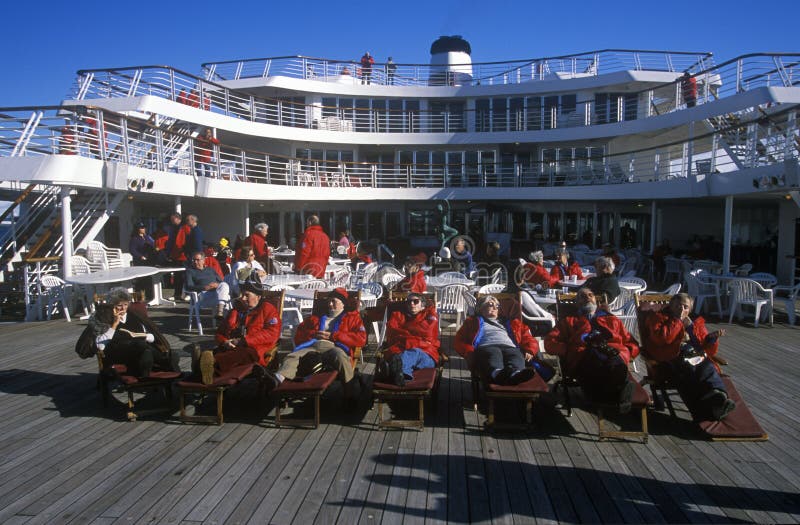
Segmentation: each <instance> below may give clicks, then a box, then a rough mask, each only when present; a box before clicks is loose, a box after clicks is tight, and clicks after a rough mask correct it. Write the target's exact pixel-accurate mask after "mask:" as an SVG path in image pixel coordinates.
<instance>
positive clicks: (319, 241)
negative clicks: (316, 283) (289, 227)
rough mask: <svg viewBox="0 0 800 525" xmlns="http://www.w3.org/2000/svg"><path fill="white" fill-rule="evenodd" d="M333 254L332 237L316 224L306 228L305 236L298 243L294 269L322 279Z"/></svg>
mask: <svg viewBox="0 0 800 525" xmlns="http://www.w3.org/2000/svg"><path fill="white" fill-rule="evenodd" d="M330 255H331V239H330V237H328V235H327V234H326V233H325V232H324V231H322V226H320V225H319V224H315V225H313V226H309V227H308V228H306V231H305V233H304V234H303V238H302V239H301V240H300V242H299V243H298V244H297V248H296V250H295V255H294V270H295V271H296V272H299V273H305V274H310V275H313V276H314V277H316V278H317V279H321V278H323V277H325V268H327V267H328V258H330Z"/></svg>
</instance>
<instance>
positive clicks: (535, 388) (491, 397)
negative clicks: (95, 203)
mask: <svg viewBox="0 0 800 525" xmlns="http://www.w3.org/2000/svg"><path fill="white" fill-rule="evenodd" d="M482 295H492V296H494V297H495V298H496V299H497V300H498V301H500V311H499V314H498V315H499V316H500V317H501V318H504V319H520V318H521V316H522V307H521V304H520V295H519V292H517V293H494V294H480V293H479V294H476V295H475V300H476V301H477V300H478V299H480V297H481V296H482ZM467 366H468V367H469V371H470V380H471V383H472V400H473V409H474V410H475V411H476V412H477V410H478V401H479V399H480V392H481V390H483V392H484V393H485V396H486V401H487V410H486V428H487V429H489V430H501V429H506V430H530V429H531V427H532V415H533V404H534V403H535V402H536V401H537V400H538V399H539V396H541V395H542V394H545V393H547V392H549V391H550V387H549V386H548V385H547V383H545V381H544V380H543V379H542V377H541V376H540V375H539V374H538V373H537V374H536V375H535V376H533V378H532V379H530V380H528V381H525V382H524V383H520V384H519V385H497V384H494V383H489V382H487V381H485V378H483V377H480V374H479V373H478V371H477V369H476V368H475V366H474V363H473V361H472V360H471V359H468V360H467ZM495 401H522V402H523V403H524V422H523V423H510V422H498V421H496V418H495Z"/></svg>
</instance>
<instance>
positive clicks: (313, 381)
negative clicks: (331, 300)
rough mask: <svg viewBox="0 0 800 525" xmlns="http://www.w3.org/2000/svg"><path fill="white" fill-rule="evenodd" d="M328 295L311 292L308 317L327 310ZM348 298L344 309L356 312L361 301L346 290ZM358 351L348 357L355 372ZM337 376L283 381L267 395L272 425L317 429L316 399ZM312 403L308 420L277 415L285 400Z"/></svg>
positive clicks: (329, 373) (357, 294) (327, 374)
mask: <svg viewBox="0 0 800 525" xmlns="http://www.w3.org/2000/svg"><path fill="white" fill-rule="evenodd" d="M328 293H330V292H329V291H326V290H316V291H315V292H314V304H313V306H312V309H311V315H316V316H319V315H323V314H324V313H325V311H326V310H327V309H328V302H327V299H326V297H327V295H328ZM348 294H349V298H348V301H347V304H346V305H345V309H346V310H356V311H357V310H358V305H359V303H360V301H361V293H360V292H358V291H348ZM362 350H363V349H362V348H361V347H360V346H359V347H356V348H354V349H353V352H352V354H351V355H350V364H351V365H352V366H353V369H354V370H355V371H356V373H357V372H358V369H357V368H356V363H357V362H358V360H359V359H360V358H361V352H362ZM337 375H338V373H337V372H336V371H327V372H320V373H318V374H314V375H313V376H311V377H310V378H309V379H308V380H306V381H284V382H282V383H281V384H280V385H279V386H278V387H277V388H276V389H275V390H273V391H272V392H271V395H272V397H274V398H275V426H276V427H279V428H280V427H281V426H295V427H312V428H317V427H318V426H319V421H320V398H321V397H322V394H323V393H324V392H325V391H326V390H327V389H328V387H329V386H331V384H333V382H334V381H335V380H336V376H337ZM309 399H310V400H312V402H313V404H314V415H313V417H312V418H311V419H309V418H300V417H293V418H286V417H285V416H283V417H282V416H281V411H282V410H283V409H285V408H286V407H287V405H288V403H289V401H306V400H309Z"/></svg>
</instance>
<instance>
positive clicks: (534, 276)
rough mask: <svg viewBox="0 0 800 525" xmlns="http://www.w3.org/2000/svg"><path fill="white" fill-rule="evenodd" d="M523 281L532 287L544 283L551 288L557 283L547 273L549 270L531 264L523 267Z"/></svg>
mask: <svg viewBox="0 0 800 525" xmlns="http://www.w3.org/2000/svg"><path fill="white" fill-rule="evenodd" d="M522 280H523V281H524V282H526V283H528V284H530V285H531V286H536V285H537V284H543V283H547V286H550V285H552V284H553V283H554V282H556V281H554V280H553V278H552V277H551V276H550V274H549V273H547V268H545V267H544V266H542V265H541V264H533V263H530V262H529V263H526V264H525V266H523V267H522Z"/></svg>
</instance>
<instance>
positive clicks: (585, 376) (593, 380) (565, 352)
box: [544, 287, 639, 413]
mask: <svg viewBox="0 0 800 525" xmlns="http://www.w3.org/2000/svg"><path fill="white" fill-rule="evenodd" d="M576 304H577V307H578V313H577V315H569V316H566V317H564V318H563V319H561V320H560V321H559V322H558V324H556V327H555V328H553V330H552V331H551V332H550V333H549V334H547V337H546V338H545V343H544V345H545V349H546V350H547V353H549V354H553V355H557V356H559V357H560V358H561V366H562V368H563V370H564V373H565V374H567V375H569V376H572V377H575V378H576V379H577V380H578V382H579V383H580V385H581V389H582V390H583V392H584V395H585V396H586V397H587V399H589V400H590V401H598V402H601V403H608V404H617V405H619V410H620V412H622V413H625V412H628V411H629V410H630V408H631V398H632V396H633V392H634V384H633V383H632V382H631V381H630V379H629V377H628V363H630V361H631V359H634V358H635V357H636V356H637V355H638V354H639V346H638V345H637V344H636V341H635V340H634V339H633V337H632V336H631V334H629V333H628V331H627V330H626V329H625V326H623V324H622V321H620V320H619V319H617V318H616V317H615V316H614V315H612V314H610V313H608V312H606V311H605V310H602V309H600V308H598V306H597V299H596V297H595V294H594V292H592V290H590V289H589V288H587V287H583V288H581V289H580V290H578V293H577V297H576Z"/></svg>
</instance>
